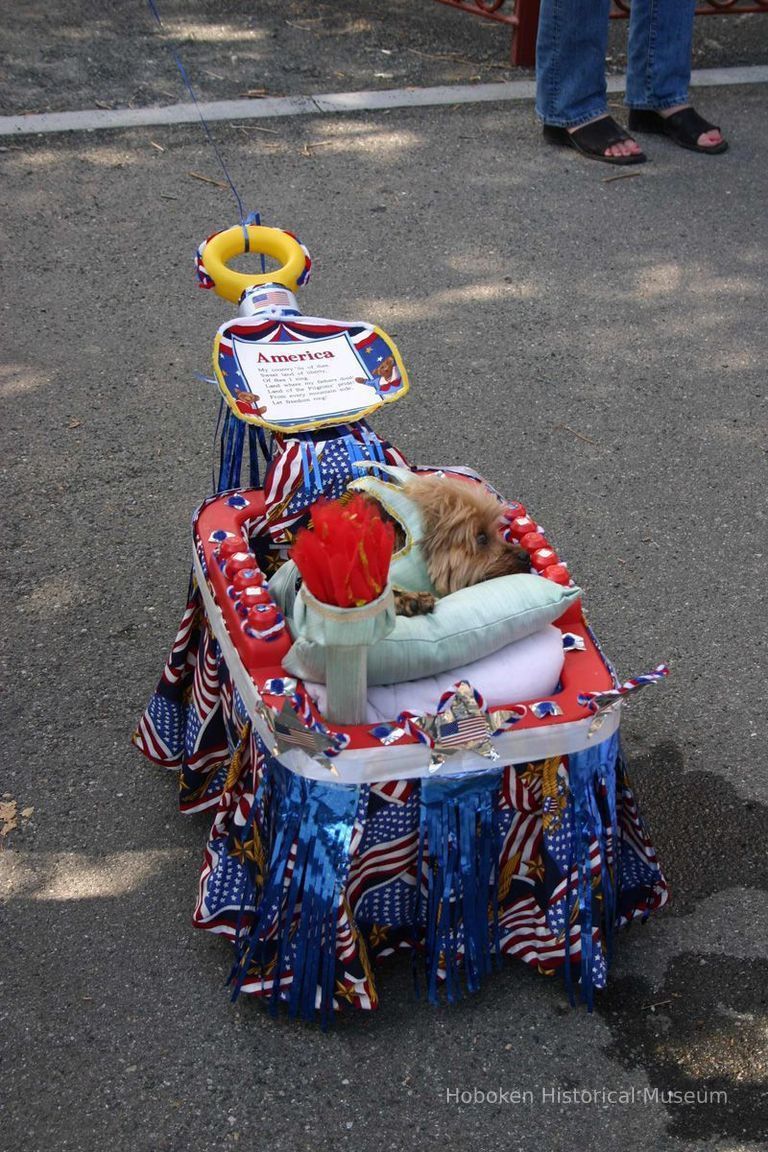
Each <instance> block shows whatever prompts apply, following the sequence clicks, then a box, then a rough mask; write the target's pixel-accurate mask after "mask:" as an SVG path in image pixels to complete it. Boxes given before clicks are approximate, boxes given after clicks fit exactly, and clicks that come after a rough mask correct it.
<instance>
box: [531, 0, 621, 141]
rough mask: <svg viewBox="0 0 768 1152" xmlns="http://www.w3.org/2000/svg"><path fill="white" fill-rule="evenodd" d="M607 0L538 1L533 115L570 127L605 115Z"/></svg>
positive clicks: (606, 106)
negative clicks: (534, 108) (539, 3)
mask: <svg viewBox="0 0 768 1152" xmlns="http://www.w3.org/2000/svg"><path fill="white" fill-rule="evenodd" d="M609 8H610V0H541V10H540V13H539V33H538V38H537V41H536V113H537V115H538V116H539V117H540V118H541V119H542V120H543V121H544V123H545V124H553V125H558V126H559V127H562V128H574V127H578V126H579V125H580V124H586V123H588V121H590V120H595V119H597V117H598V116H605V114H606V113H607V111H608V102H607V98H606V88H605V53H606V47H607V44H608V10H609Z"/></svg>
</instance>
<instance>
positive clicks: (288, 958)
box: [230, 757, 360, 1028]
mask: <svg viewBox="0 0 768 1152" xmlns="http://www.w3.org/2000/svg"><path fill="white" fill-rule="evenodd" d="M267 773H268V775H269V784H270V797H269V802H268V807H269V808H270V809H271V819H270V825H271V830H272V832H273V833H274V835H273V839H272V849H271V853H270V858H269V864H268V867H267V875H266V876H265V877H264V884H263V890H262V893H261V899H260V901H259V904H258V908H257V911H256V914H255V917H254V919H253V922H252V924H251V926H250V928H249V929H248V931H247V934H245V935H243V934H242V932H241V933H240V938H239V939H238V940H237V942H236V948H237V960H236V962H235V965H234V967H233V969H232V972H231V974H230V982H231V983H232V984H233V985H234V990H233V995H232V999H233V1000H234V999H236V998H237V996H238V995H239V993H240V989H241V988H242V986H243V983H244V982H245V980H246V979H247V977H248V974H249V972H250V971H251V970H252V969H253V968H254V967H255V968H256V969H257V970H258V969H259V968H260V967H261V968H264V967H266V965H267V964H269V963H271V962H273V961H274V965H273V967H272V968H271V970H270V971H269V978H270V979H271V980H272V992H271V996H270V1009H271V1011H272V1012H273V1013H276V1012H277V1010H278V1004H279V1001H280V1000H281V999H282V998H283V997H282V996H281V993H280V981H281V978H282V977H283V975H284V974H285V972H286V971H287V970H290V971H291V973H292V980H291V984H290V986H289V987H288V988H287V989H286V991H285V997H286V999H287V1004H288V1012H289V1014H290V1015H291V1016H302V1017H303V1018H304V1019H307V1020H312V1019H314V1018H315V1014H316V1012H318V1011H319V1013H320V1022H321V1025H322V1027H323V1028H326V1027H327V1026H328V1024H329V1022H330V1020H331V1017H332V1015H333V997H334V989H335V975H336V924H337V917H338V911H339V902H340V900H341V895H342V892H343V889H344V885H345V883H346V879H347V872H348V869H349V846H350V842H351V839H352V829H353V826H354V822H355V816H356V814H357V811H358V806H359V803H360V789H359V788H358V787H357V786H349V785H339V784H324V783H322V782H321V781H318V780H306V779H304V778H303V777H301V776H297V775H295V774H294V773H293V772H290V771H289V770H288V769H286V768H284V767H283V766H282V765H281V764H280V763H279V761H277V760H275V759H273V758H272V757H268V759H267ZM253 808H254V811H255V809H256V808H257V803H254V806H253ZM294 845H295V847H296V855H295V859H294V863H293V872H292V874H291V877H290V882H288V880H287V877H288V865H289V860H290V858H291V851H292V849H293V847H294ZM248 895H249V894H248V893H246V894H245V895H244V903H245V902H246V901H247V899H248ZM275 933H276V934H275Z"/></svg>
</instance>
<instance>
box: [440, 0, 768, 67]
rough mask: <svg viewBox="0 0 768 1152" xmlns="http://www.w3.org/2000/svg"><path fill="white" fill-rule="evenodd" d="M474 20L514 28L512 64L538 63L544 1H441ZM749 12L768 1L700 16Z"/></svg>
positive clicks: (624, 2)
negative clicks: (538, 33)
mask: <svg viewBox="0 0 768 1152" xmlns="http://www.w3.org/2000/svg"><path fill="white" fill-rule="evenodd" d="M438 3H439V4H448V5H450V7H451V8H459V9H461V11H462V12H469V13H470V15H472V16H483V17H484V18H485V19H486V20H496V21H497V22H498V23H500V24H509V25H510V26H511V28H512V45H511V60H512V63H513V64H515V65H516V66H517V67H519V68H533V66H534V65H535V63H536V30H537V29H538V26H539V5H540V0H438ZM630 6H631V0H613V7H612V10H611V19H612V20H626V18H627V16H629V10H630ZM749 12H765V13H768V0H703V2H702V3H701V4H700V5H699V6H698V7H697V9H696V15H697V16H744V15H746V14H747V13H749Z"/></svg>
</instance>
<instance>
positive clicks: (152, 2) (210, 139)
mask: <svg viewBox="0 0 768 1152" xmlns="http://www.w3.org/2000/svg"><path fill="white" fill-rule="evenodd" d="M147 4H148V6H149V10H150V12H151V13H152V15H153V16H154V18H155V20H156V21H157V25H158V27H159V28H163V22H162V20H161V19H160V13H159V12H158V10H157V3H156V0H147ZM163 30H165V29H164V28H163ZM167 48H168V51H169V52H170V54H171V56H172V57H173V59H174V62H175V64H176V67H177V68H178V70H179V75H180V76H181V79H182V81H183V83H184V87H185V88H186V89H187V92H188V93H189V96H190V99H191V100H192V103H193V104H194V106H195V109H196V111H197V114H198V116H199V117H200V123H201V124H202V126H203V131H204V132H205V135H206V137H207V139H208V143H209V144H210V146H211V148H213V151H214V153H215V155H216V159H217V160H218V162H219V166H220V168H221V170H222V172H223V173H224V176H225V178H226V181H227V183H228V184H229V186H230V188H231V189H232V195H233V196H234V198H235V202H236V204H237V211H238V214H239V217H240V223H241V224H242V226H243V229H244V230H245V240H246V249H245V250H246V252H247V251H248V247H247V245H248V231H247V228H246V224H247V221H246V215H245V209H244V208H243V202H242V200H241V199H240V193H239V192H238V191H237V188H236V187H235V184H234V181H233V180H232V177H231V176H230V174H229V172H228V170H227V166H226V164H225V163H224V157H223V156H222V155H221V153H220V152H219V149H218V147H217V145H216V141H215V140H214V138H213V135H212V133H211V130H210V128H209V127H208V123H207V121H206V119H205V117H204V116H203V113H202V111H201V109H200V105H199V104H198V102H197V96H196V95H195V90H194V88H193V87H192V84H191V81H190V79H189V76H188V75H187V70H186V68H185V67H184V65H183V64H182V62H181V57H180V56H179V53H178V52H177V51H176V48H175V46H174V45H173V44H168V45H167ZM252 215H254V214H253V213H252ZM256 215H257V214H256ZM263 263H264V257H263V256H262V265H263Z"/></svg>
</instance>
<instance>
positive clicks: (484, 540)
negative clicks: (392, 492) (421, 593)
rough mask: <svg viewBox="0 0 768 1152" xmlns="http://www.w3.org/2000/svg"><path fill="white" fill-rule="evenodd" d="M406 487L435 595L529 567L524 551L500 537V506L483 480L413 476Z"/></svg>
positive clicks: (523, 570)
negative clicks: (417, 516)
mask: <svg viewBox="0 0 768 1152" xmlns="http://www.w3.org/2000/svg"><path fill="white" fill-rule="evenodd" d="M405 490H406V493H407V495H408V496H409V497H410V499H411V500H413V501H414V503H416V504H418V506H419V508H420V509H421V513H422V517H423V520H424V536H423V538H422V550H423V552H424V558H425V560H426V564H427V568H428V570H429V575H430V579H431V580H432V583H433V584H434V586H435V589H436V590H437V594H438V596H447V595H448V594H449V593H450V592H457V591H458V590H459V589H460V588H468V587H469V586H470V585H472V584H479V583H481V581H483V580H492V579H493V578H494V577H496V576H511V575H514V574H515V573H518V572H530V570H531V564H530V559H529V557H528V553H527V552H525V551H524V549H522V548H520V547H519V546H518V545H517V544H509V543H508V542H507V541H506V540H505V539H504V537H503V536H502V534H501V528H502V523H503V521H502V506H501V504H500V503H499V501H498V500H497V499H496V497H495V496H494V495H493V494H492V493H491V492H489V491H488V490H487V488H485V487H484V486H483V485H482V484H477V483H475V482H474V481H471V480H459V479H455V478H453V477H448V476H414V478H413V479H412V480H409V481H408V484H407V485H406V489H405Z"/></svg>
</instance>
